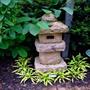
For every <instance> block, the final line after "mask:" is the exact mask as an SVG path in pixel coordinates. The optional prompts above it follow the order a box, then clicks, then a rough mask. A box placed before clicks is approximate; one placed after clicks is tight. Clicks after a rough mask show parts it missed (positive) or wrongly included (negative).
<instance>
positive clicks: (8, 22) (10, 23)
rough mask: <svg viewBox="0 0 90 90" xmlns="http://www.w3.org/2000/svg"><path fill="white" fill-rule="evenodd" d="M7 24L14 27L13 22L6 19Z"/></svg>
mask: <svg viewBox="0 0 90 90" xmlns="http://www.w3.org/2000/svg"><path fill="white" fill-rule="evenodd" d="M5 24H7V25H9V26H14V23H13V22H11V21H10V20H8V19H5Z"/></svg>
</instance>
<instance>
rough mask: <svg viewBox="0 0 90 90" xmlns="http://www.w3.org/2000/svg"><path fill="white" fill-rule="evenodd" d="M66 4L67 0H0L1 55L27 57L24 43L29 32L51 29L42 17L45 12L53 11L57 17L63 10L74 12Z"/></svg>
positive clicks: (34, 33) (36, 32)
mask: <svg viewBox="0 0 90 90" xmlns="http://www.w3.org/2000/svg"><path fill="white" fill-rule="evenodd" d="M64 4H65V0H61V1H60V0H45V1H42V0H0V55H4V54H5V53H8V54H9V53H10V55H12V56H13V58H15V57H17V56H18V55H19V56H21V57H27V56H28V52H27V51H28V50H27V46H26V47H25V46H24V45H23V43H24V42H25V41H27V36H28V37H29V35H28V34H29V33H30V34H32V35H33V36H36V35H37V34H38V33H39V32H40V30H41V29H49V25H48V23H47V22H44V21H42V20H41V18H40V17H41V16H42V15H43V14H44V13H46V14H48V13H53V14H54V15H55V16H56V18H58V17H59V16H60V14H61V11H63V10H64V11H67V12H68V13H69V14H73V10H71V9H70V8H69V7H65V5H64Z"/></svg>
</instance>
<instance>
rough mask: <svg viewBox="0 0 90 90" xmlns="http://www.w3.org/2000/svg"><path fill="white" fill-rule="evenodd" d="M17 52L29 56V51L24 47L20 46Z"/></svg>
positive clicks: (22, 55)
mask: <svg viewBox="0 0 90 90" xmlns="http://www.w3.org/2000/svg"><path fill="white" fill-rule="evenodd" d="M17 52H18V54H19V55H20V56H21V57H27V51H26V50H25V49H24V48H18V51H17Z"/></svg>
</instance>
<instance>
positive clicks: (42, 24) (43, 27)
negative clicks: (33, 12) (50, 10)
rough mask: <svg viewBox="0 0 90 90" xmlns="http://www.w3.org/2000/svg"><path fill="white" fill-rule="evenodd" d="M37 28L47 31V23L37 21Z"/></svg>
mask: <svg viewBox="0 0 90 90" xmlns="http://www.w3.org/2000/svg"><path fill="white" fill-rule="evenodd" d="M37 26H39V27H40V28H41V29H49V26H48V23H47V22H45V21H39V22H38V23H37Z"/></svg>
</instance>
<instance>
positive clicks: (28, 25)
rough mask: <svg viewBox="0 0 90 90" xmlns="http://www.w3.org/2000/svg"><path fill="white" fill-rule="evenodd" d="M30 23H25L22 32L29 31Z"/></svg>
mask: <svg viewBox="0 0 90 90" xmlns="http://www.w3.org/2000/svg"><path fill="white" fill-rule="evenodd" d="M29 28H30V24H25V25H24V29H23V30H22V34H24V35H25V34H27V33H28V32H29Z"/></svg>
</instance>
